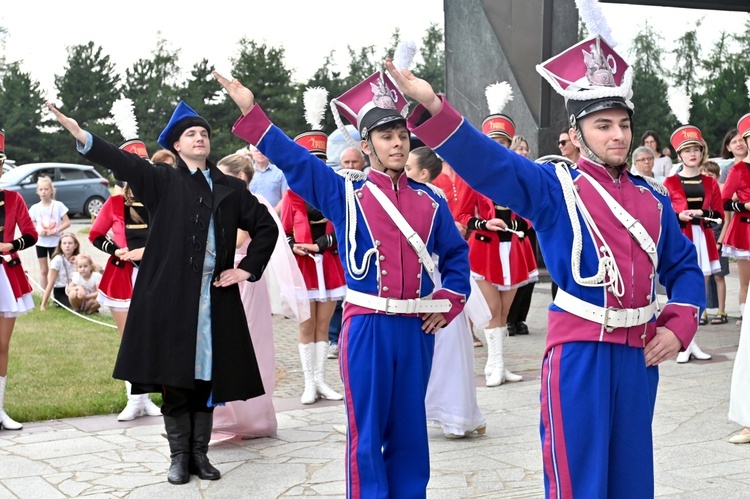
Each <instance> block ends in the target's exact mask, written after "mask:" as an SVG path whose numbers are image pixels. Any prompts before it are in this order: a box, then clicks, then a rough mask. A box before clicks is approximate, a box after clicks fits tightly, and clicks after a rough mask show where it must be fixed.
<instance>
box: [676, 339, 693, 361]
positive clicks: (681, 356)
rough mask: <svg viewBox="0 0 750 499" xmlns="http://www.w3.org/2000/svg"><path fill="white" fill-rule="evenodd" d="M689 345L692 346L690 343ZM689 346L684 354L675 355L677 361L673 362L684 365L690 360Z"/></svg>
mask: <svg viewBox="0 0 750 499" xmlns="http://www.w3.org/2000/svg"><path fill="white" fill-rule="evenodd" d="M690 345H692V343H690ZM690 345H688V347H687V348H686V349H685V351H684V352H680V353H678V354H677V359H675V360H676V361H677V363H678V364H685V363H686V362H687V361H689V360H690Z"/></svg>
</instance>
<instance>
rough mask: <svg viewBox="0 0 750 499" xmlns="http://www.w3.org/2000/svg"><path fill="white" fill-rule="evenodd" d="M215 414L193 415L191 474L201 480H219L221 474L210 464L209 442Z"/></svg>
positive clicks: (199, 413) (200, 413) (197, 413)
mask: <svg viewBox="0 0 750 499" xmlns="http://www.w3.org/2000/svg"><path fill="white" fill-rule="evenodd" d="M213 422H214V414H213V413H212V412H196V413H193V443H192V455H191V457H190V474H191V475H198V478H200V479H201V480H218V479H219V478H221V472H220V471H219V470H217V469H216V468H214V467H213V466H212V465H211V463H210V462H208V456H207V455H206V453H207V452H208V442H209V441H210V440H211V430H212V428H213Z"/></svg>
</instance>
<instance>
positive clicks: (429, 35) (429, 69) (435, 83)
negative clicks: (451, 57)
mask: <svg viewBox="0 0 750 499" xmlns="http://www.w3.org/2000/svg"><path fill="white" fill-rule="evenodd" d="M420 54H421V56H422V62H418V63H417V65H416V67H415V71H416V73H417V75H419V77H420V78H423V79H424V80H426V81H429V82H430V83H431V84H432V87H433V88H434V89H435V91H436V92H440V93H444V92H445V37H444V36H443V29H442V28H441V27H440V26H439V25H438V24H436V23H432V24H430V26H429V27H428V28H427V31H426V33H425V35H424V38H422V50H421V52H420Z"/></svg>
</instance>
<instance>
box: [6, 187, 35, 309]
mask: <svg viewBox="0 0 750 499" xmlns="http://www.w3.org/2000/svg"><path fill="white" fill-rule="evenodd" d="M2 192H4V193H5V204H4V205H3V206H2V207H0V209H4V211H5V221H4V222H3V226H4V227H5V229H4V230H3V242H4V243H10V242H13V240H14V239H15V234H16V227H18V229H19V230H20V231H21V236H31V237H32V238H33V239H34V243H36V240H37V238H38V237H39V236H38V235H37V232H36V229H35V228H34V222H32V221H31V217H30V216H29V210H28V208H26V203H25V202H24V200H23V198H22V197H21V195H20V194H18V193H17V192H15V191H7V190H6V191H2ZM28 247H29V246H27V248H28ZM2 256H3V257H4V258H2V259H0V262H2V265H3V266H4V270H5V274H6V275H7V276H8V281H10V287H11V289H12V290H13V296H15V297H16V299H18V298H20V297H21V296H23V295H25V294H26V293H31V285H30V284H29V280H28V279H27V278H26V274H25V273H24V272H23V267H22V266H21V260H20V259H19V257H18V253H17V252H15V251H10V252H6V253H3V254H2ZM8 256H9V257H10V258H9V260H6V258H7V257H8Z"/></svg>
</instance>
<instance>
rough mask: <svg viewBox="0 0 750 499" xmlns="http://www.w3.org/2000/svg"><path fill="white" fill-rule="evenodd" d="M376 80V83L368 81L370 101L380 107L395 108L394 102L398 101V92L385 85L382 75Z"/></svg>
mask: <svg viewBox="0 0 750 499" xmlns="http://www.w3.org/2000/svg"><path fill="white" fill-rule="evenodd" d="M377 81H378V84H377V85H376V84H374V83H372V82H370V89H371V90H372V103H373V104H375V106H376V107H379V108H381V109H396V102H398V94H397V93H396V91H395V90H390V89H388V87H386V86H385V82H384V81H383V77H382V76H379V77H378V80H377Z"/></svg>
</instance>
